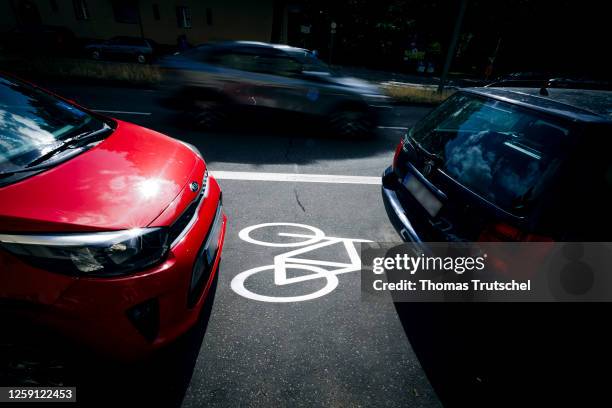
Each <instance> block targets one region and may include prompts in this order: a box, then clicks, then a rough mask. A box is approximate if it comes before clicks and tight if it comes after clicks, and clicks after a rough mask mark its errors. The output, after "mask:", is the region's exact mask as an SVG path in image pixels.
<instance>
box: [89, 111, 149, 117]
mask: <svg viewBox="0 0 612 408" xmlns="http://www.w3.org/2000/svg"><path fill="white" fill-rule="evenodd" d="M92 111H94V112H100V113H122V114H124V115H143V116H149V115H151V114H152V113H151V112H130V111H119V110H104V109H92Z"/></svg>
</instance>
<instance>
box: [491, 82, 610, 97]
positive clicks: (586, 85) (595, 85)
mask: <svg viewBox="0 0 612 408" xmlns="http://www.w3.org/2000/svg"><path fill="white" fill-rule="evenodd" d="M485 86H486V87H491V88H492V87H495V88H540V93H541V94H544V93H547V91H546V89H550V88H559V89H588V90H600V91H612V82H610V81H596V80H585V79H570V78H550V79H501V80H499V81H495V82H492V83H490V84H488V85H485Z"/></svg>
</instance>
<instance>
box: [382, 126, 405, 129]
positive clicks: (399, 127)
mask: <svg viewBox="0 0 612 408" xmlns="http://www.w3.org/2000/svg"><path fill="white" fill-rule="evenodd" d="M378 128H379V129H395V130H408V128H407V127H404V126H378Z"/></svg>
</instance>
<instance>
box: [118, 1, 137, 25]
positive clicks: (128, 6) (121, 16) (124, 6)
mask: <svg viewBox="0 0 612 408" xmlns="http://www.w3.org/2000/svg"><path fill="white" fill-rule="evenodd" d="M112 4H113V14H114V15H115V21H116V22H118V23H125V24H138V20H139V19H140V15H139V11H138V2H137V1H136V0H113V3H112Z"/></svg>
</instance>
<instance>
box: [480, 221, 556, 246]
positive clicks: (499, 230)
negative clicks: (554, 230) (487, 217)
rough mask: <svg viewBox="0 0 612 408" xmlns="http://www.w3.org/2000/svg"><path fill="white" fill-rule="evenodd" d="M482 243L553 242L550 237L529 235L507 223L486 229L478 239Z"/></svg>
mask: <svg viewBox="0 0 612 408" xmlns="http://www.w3.org/2000/svg"><path fill="white" fill-rule="evenodd" d="M478 241H480V242H553V241H554V240H553V239H552V238H550V237H547V236H544V235H538V234H532V233H527V232H525V231H522V230H520V229H519V228H516V227H513V226H512V225H509V224H506V223H497V224H493V225H490V226H488V227H486V228H485V229H484V230H483V231H482V232H481V233H480V236H479V237H478Z"/></svg>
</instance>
